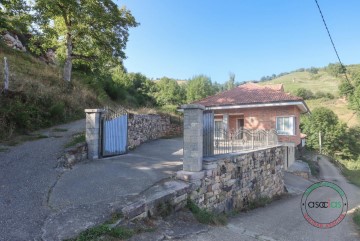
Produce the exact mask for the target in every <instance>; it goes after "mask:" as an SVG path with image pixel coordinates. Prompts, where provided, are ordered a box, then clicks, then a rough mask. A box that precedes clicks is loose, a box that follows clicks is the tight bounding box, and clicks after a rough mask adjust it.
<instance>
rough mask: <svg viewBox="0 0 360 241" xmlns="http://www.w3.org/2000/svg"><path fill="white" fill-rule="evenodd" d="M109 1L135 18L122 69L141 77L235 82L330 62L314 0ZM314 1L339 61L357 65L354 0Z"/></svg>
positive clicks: (359, 43)
mask: <svg viewBox="0 0 360 241" xmlns="http://www.w3.org/2000/svg"><path fill="white" fill-rule="evenodd" d="M115 2H116V3H117V4H118V5H119V6H123V5H125V6H126V7H127V8H128V9H129V10H131V12H132V14H133V15H134V16H135V18H136V20H137V21H138V22H140V26H139V27H137V28H133V29H131V30H130V38H129V42H128V44H127V48H126V50H125V52H126V55H127V56H128V58H127V59H126V60H125V62H124V63H125V67H126V68H127V69H128V71H129V72H141V73H143V74H145V75H146V76H148V77H149V78H154V79H155V78H160V77H163V76H167V77H171V78H176V79H189V78H191V77H193V76H194V75H198V74H205V75H207V76H209V77H211V79H212V81H217V82H219V83H223V82H225V81H227V80H228V78H229V73H230V72H232V73H234V74H235V76H236V81H239V82H241V81H247V80H258V79H260V78H261V77H262V76H264V75H272V74H279V73H281V72H286V71H291V70H295V69H298V68H302V67H305V68H306V67H311V66H315V67H323V66H325V65H327V64H328V63H331V62H332V63H334V62H337V58H336V55H335V53H334V51H333V49H332V46H331V43H330V40H329V38H328V35H327V32H326V30H325V28H324V26H323V23H322V20H321V17H320V14H319V12H318V9H317V6H316V4H315V2H314V0H256V1H254V0H237V1H236V0H223V1H218V0H216V1H215V0H213V1H210V0H208V1H205V0H197V1H194V0H124V1H122V0H120V1H115ZM318 2H319V4H320V6H321V8H322V11H323V14H324V16H325V19H326V21H327V24H328V27H329V29H330V32H331V34H332V37H333V40H334V42H335V44H336V47H337V49H338V52H339V54H340V58H341V59H342V61H343V62H344V64H357V63H360V61H359V58H360V31H359V27H360V14H359V12H360V1H358V0H348V1H341V0H318Z"/></svg>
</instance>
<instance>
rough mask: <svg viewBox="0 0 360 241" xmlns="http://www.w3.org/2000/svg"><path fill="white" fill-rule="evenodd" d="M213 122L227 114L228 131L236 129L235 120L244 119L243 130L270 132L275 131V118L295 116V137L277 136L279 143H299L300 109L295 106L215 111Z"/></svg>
mask: <svg viewBox="0 0 360 241" xmlns="http://www.w3.org/2000/svg"><path fill="white" fill-rule="evenodd" d="M214 113H215V120H222V114H225V113H227V114H229V129H230V130H236V129H237V126H236V125H237V124H236V122H237V119H239V118H243V119H244V128H246V129H254V130H255V129H261V130H270V129H276V117H287V116H295V125H296V131H295V135H292V136H289V135H279V141H280V142H292V143H295V145H299V144H300V143H301V138H300V109H299V108H298V107H297V106H274V107H258V108H246V109H230V110H215V111H214Z"/></svg>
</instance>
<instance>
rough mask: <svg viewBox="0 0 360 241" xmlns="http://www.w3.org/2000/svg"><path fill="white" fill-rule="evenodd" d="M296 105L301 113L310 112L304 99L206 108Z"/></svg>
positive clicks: (209, 108)
mask: <svg viewBox="0 0 360 241" xmlns="http://www.w3.org/2000/svg"><path fill="white" fill-rule="evenodd" d="M293 105H296V106H297V107H298V108H299V109H300V110H301V113H302V114H304V113H307V112H310V110H309V108H308V107H307V106H306V104H305V103H304V102H303V101H292V102H272V103H256V104H244V105H222V106H207V107H205V109H206V110H231V109H247V108H259V107H278V106H293Z"/></svg>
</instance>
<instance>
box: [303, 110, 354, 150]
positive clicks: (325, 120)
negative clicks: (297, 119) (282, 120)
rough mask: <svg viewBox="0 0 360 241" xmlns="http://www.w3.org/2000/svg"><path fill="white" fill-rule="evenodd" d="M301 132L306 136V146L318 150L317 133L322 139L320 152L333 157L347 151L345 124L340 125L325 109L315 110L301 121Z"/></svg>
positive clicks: (336, 118) (333, 114)
mask: <svg viewBox="0 0 360 241" xmlns="http://www.w3.org/2000/svg"><path fill="white" fill-rule="evenodd" d="M301 129H302V131H303V132H304V133H305V134H306V135H307V146H309V147H310V148H313V149H319V133H321V137H322V150H323V151H324V153H325V154H328V155H330V156H334V155H335V153H340V152H342V151H344V149H346V148H347V149H349V143H348V142H346V141H345V140H346V139H347V127H346V124H344V123H341V122H340V121H339V119H338V117H337V116H336V114H335V113H334V112H333V111H332V110H330V109H327V108H324V107H319V108H315V109H314V110H313V111H312V113H311V115H310V116H306V117H305V118H303V120H302V124H301Z"/></svg>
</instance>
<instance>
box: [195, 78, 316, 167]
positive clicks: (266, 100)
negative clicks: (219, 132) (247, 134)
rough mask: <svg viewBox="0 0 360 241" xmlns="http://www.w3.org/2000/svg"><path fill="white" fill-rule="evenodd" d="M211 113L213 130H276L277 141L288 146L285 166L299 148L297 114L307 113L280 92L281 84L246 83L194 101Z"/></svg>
mask: <svg viewBox="0 0 360 241" xmlns="http://www.w3.org/2000/svg"><path fill="white" fill-rule="evenodd" d="M192 104H200V105H203V106H205V108H206V109H207V110H212V111H214V116H215V117H214V120H215V124H214V126H215V128H220V127H221V128H224V129H226V130H229V131H232V130H233V131H237V130H240V129H241V128H243V129H250V130H259V129H260V130H274V129H275V130H276V131H277V134H278V139H279V142H281V143H282V144H284V145H285V146H287V147H288V149H287V150H288V153H287V154H288V163H287V166H289V165H291V164H292V163H293V162H294V161H295V148H296V147H297V146H299V145H301V142H302V141H301V138H302V137H303V136H302V135H301V133H300V128H299V126H300V115H301V114H304V113H308V112H309V108H308V107H307V105H306V103H305V102H304V100H303V99H302V98H300V97H297V96H293V95H291V94H289V93H285V92H284V88H283V85H282V84H277V85H259V84H255V83H246V84H243V85H240V86H238V87H236V88H233V89H231V90H227V91H224V92H221V93H218V94H216V95H213V96H209V97H206V98H204V99H201V100H198V101H195V102H194V103H192Z"/></svg>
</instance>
